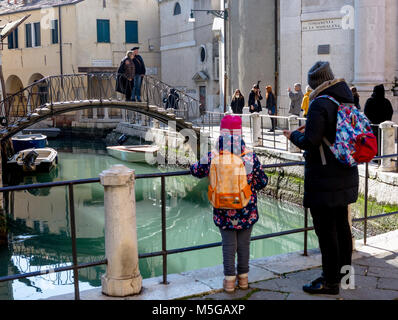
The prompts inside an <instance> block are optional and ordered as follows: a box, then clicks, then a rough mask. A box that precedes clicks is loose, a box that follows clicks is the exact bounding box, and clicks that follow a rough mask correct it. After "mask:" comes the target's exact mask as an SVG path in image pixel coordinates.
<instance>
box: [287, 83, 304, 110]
mask: <svg viewBox="0 0 398 320" xmlns="http://www.w3.org/2000/svg"><path fill="white" fill-rule="evenodd" d="M287 92H288V93H289V98H290V101H291V102H290V109H289V113H290V114H291V115H295V116H298V117H299V116H300V112H301V103H302V102H303V97H304V94H303V92H302V91H301V84H300V83H296V84H295V85H294V92H292V89H291V88H288V89H287Z"/></svg>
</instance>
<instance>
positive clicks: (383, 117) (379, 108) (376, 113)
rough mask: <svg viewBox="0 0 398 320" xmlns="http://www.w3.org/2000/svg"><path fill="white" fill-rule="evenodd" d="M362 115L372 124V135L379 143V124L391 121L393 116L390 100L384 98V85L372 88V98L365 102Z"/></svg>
mask: <svg viewBox="0 0 398 320" xmlns="http://www.w3.org/2000/svg"><path fill="white" fill-rule="evenodd" d="M364 113H365V115H366V116H367V117H368V119H369V121H370V122H371V123H372V129H373V133H374V135H375V136H376V138H377V141H379V125H380V123H383V122H385V121H391V120H392V116H393V114H394V110H393V108H392V105H391V102H390V100H388V99H386V97H385V89H384V85H382V84H381V85H378V86H376V87H374V89H373V94H372V97H370V98H369V99H368V101H366V104H365V109H364Z"/></svg>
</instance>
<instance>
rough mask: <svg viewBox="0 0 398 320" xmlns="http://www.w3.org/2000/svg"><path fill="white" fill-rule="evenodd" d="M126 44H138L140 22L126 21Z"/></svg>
mask: <svg viewBox="0 0 398 320" xmlns="http://www.w3.org/2000/svg"><path fill="white" fill-rule="evenodd" d="M125 29H126V43H138V21H126V24H125Z"/></svg>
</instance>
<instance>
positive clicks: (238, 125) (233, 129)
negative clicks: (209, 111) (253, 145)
mask: <svg viewBox="0 0 398 320" xmlns="http://www.w3.org/2000/svg"><path fill="white" fill-rule="evenodd" d="M228 130H229V132H230V133H231V134H235V135H236V134H242V118H241V117H239V116H231V115H228V116H225V117H224V118H223V119H222V120H221V127H220V131H221V132H224V131H228Z"/></svg>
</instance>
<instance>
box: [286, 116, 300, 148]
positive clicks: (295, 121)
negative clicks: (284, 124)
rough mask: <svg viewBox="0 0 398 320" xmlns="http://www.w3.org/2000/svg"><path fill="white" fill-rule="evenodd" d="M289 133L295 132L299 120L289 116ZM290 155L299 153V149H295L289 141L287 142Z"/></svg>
mask: <svg viewBox="0 0 398 320" xmlns="http://www.w3.org/2000/svg"><path fill="white" fill-rule="evenodd" d="M288 121H289V131H295V130H297V129H298V128H299V120H298V117H297V116H290V117H289V119H288ZM288 151H289V152H290V153H300V152H301V150H300V148H298V147H296V146H295V145H294V144H293V143H292V142H291V141H289V150H288Z"/></svg>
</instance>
